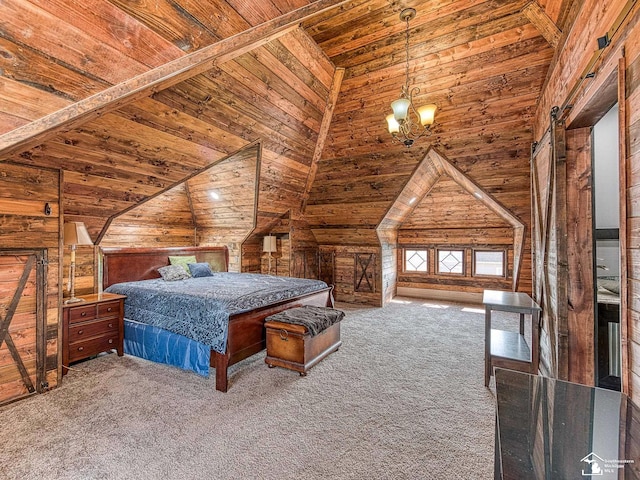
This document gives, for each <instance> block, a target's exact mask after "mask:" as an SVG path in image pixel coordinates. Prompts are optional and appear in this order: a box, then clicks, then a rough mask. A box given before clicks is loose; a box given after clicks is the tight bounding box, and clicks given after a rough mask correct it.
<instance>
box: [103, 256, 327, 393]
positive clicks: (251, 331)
mask: <svg viewBox="0 0 640 480" xmlns="http://www.w3.org/2000/svg"><path fill="white" fill-rule="evenodd" d="M189 255H193V256H195V257H196V260H197V262H199V263H208V264H209V265H211V269H212V270H213V271H214V272H227V271H228V264H229V263H228V262H229V253H228V250H227V248H226V247H171V248H102V249H101V258H102V262H101V264H102V270H103V271H102V287H103V289H104V290H108V291H114V292H117V291H121V292H125V291H126V292H129V293H130V294H131V297H127V299H126V300H125V322H129V323H130V324H131V325H133V324H135V328H138V329H143V330H144V332H145V334H149V333H150V331H151V330H153V329H155V332H156V333H162V334H164V335H165V337H168V338H171V341H170V342H169V344H171V345H173V344H177V342H178V341H185V340H184V339H183V338H178V337H184V335H178V334H176V333H175V332H171V331H165V330H164V329H162V328H158V327H157V326H153V325H144V324H142V325H141V324H140V322H138V321H137V319H135V318H128V315H129V313H128V312H130V311H132V307H131V305H132V304H133V303H134V302H135V295H134V294H133V293H132V290H130V287H131V283H130V282H140V281H148V282H142V285H144V286H146V285H147V284H149V283H154V282H156V283H157V282H163V280H160V274H159V273H158V269H159V268H161V267H163V266H167V265H169V256H189ZM228 275H234V276H235V277H233V278H234V279H235V278H238V277H237V276H243V275H245V276H251V275H255V277H251V279H252V281H253V282H254V283H255V282H256V281H263V280H264V281H267V280H269V279H271V280H274V279H278V280H276V281H281V280H282V279H283V277H271V276H268V275H259V274H239V273H236V274H228ZM216 276H218V275H217V274H216ZM193 280H194V281H196V280H201V279H193ZM291 280H296V279H291ZM297 280H301V281H302V282H305V280H303V279H297ZM184 282H187V281H186V280H185V281H184ZM308 282H309V283H310V284H311V283H312V284H313V288H307V287H306V286H305V290H309V291H305V292H304V293H299V292H298V293H297V294H292V295H288V296H286V297H285V298H280V299H275V296H274V295H267V297H266V298H264V299H262V300H260V301H257V300H255V299H253V298H251V299H250V302H249V303H250V304H251V305H250V307H249V308H246V307H244V308H241V307H238V305H237V304H236V302H235V300H230V299H226V300H224V301H223V303H224V304H225V305H227V306H230V307H229V310H228V311H227V318H228V320H227V326H226V332H225V336H224V339H223V344H222V345H221V348H220V345H218V346H217V347H216V348H215V349H214V348H211V349H210V350H209V365H210V366H211V367H214V368H215V370H216V389H217V390H219V391H222V392H226V391H227V389H228V368H229V366H231V365H233V364H235V363H237V362H239V361H241V360H243V359H245V358H248V357H250V356H251V355H254V354H256V353H258V352H260V351H262V350H263V349H264V348H265V347H266V340H265V338H266V337H265V331H264V319H265V318H266V317H268V316H269V315H272V314H274V313H278V312H281V311H283V310H286V309H289V308H293V307H298V306H302V305H316V306H331V307H332V306H333V296H332V294H331V290H332V287H329V286H327V285H326V283H324V282H320V281H311V280H309V281H308ZM166 283H178V282H166ZM193 285H196V282H193ZM190 288H191V289H192V290H200V288H201V287H200V284H197V287H195V286H194V287H190ZM268 288H269V289H272V288H273V287H272V286H269V287H268ZM230 289H231V287H229V288H227V289H226V290H227V291H229V290H230ZM158 295H173V294H171V293H169V292H162V293H160V294H158ZM178 295H179V296H180V297H176V298H174V297H171V298H172V301H174V300H175V301H176V303H177V304H180V305H183V302H184V301H185V299H184V289H183V291H182V292H181V293H179V294H178ZM201 302H202V303H206V302H212V303H215V302H216V300H215V299H211V298H210V297H207V300H206V301H205V300H202V301H201ZM131 325H129V326H130V327H131ZM200 330H203V329H202V328H201V329H200ZM128 331H129V332H131V331H132V330H130V329H128V328H125V342H127V332H128ZM176 335H177V336H176ZM188 336H189V335H188V334H187V335H186V337H188ZM191 340H194V339H191ZM218 341H219V340H218ZM198 343H199V342H198ZM165 348H166V345H165ZM188 354H189V355H192V356H194V355H195V356H198V355H200V356H201V353H200V354H198V353H197V352H194V350H193V349H191V350H189V353H188ZM174 364H175V363H174Z"/></svg>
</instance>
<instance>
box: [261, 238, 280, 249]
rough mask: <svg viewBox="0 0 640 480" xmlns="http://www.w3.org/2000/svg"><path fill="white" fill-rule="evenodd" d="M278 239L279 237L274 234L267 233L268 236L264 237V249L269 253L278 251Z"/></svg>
mask: <svg viewBox="0 0 640 480" xmlns="http://www.w3.org/2000/svg"><path fill="white" fill-rule="evenodd" d="M276 240H277V238H276V237H275V236H273V235H267V236H266V237H264V238H263V239H262V251H263V252H268V253H273V252H275V251H277V248H276V245H277V244H276Z"/></svg>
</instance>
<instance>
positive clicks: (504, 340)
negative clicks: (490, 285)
mask: <svg viewBox="0 0 640 480" xmlns="http://www.w3.org/2000/svg"><path fill="white" fill-rule="evenodd" d="M482 303H483V304H484V309H485V316H484V322H485V325H484V385H485V387H488V386H489V382H490V381H491V375H492V374H493V368H494V367H502V368H508V369H511V370H517V371H520V372H524V373H533V374H536V373H538V360H539V341H540V336H539V322H540V310H541V309H540V307H539V306H538V304H537V303H536V302H534V301H533V300H532V299H531V297H530V296H529V295H527V294H526V293H513V292H502V291H499V290H485V291H484V295H483V297H482ZM494 310H495V311H501V312H512V313H518V314H520V329H519V331H518V332H515V331H506V330H497V329H493V328H491V312H493V311H494ZM525 315H530V316H531V348H529V345H528V344H527V341H526V339H525V336H524V320H525Z"/></svg>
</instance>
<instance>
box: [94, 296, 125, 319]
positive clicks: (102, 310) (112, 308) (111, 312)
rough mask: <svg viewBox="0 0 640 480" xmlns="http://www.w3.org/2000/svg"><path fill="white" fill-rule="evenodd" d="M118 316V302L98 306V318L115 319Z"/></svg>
mask: <svg viewBox="0 0 640 480" xmlns="http://www.w3.org/2000/svg"><path fill="white" fill-rule="evenodd" d="M119 315H120V301H117V300H116V301H115V302H105V303H99V304H98V317H100V318H106V317H117V316H119Z"/></svg>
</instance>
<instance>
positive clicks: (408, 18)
mask: <svg viewBox="0 0 640 480" xmlns="http://www.w3.org/2000/svg"><path fill="white" fill-rule="evenodd" d="M410 19H411V17H409V16H407V18H406V19H405V21H406V22H407V28H406V36H405V52H406V62H405V78H406V83H405V88H406V90H407V95H408V94H409V20H410Z"/></svg>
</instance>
